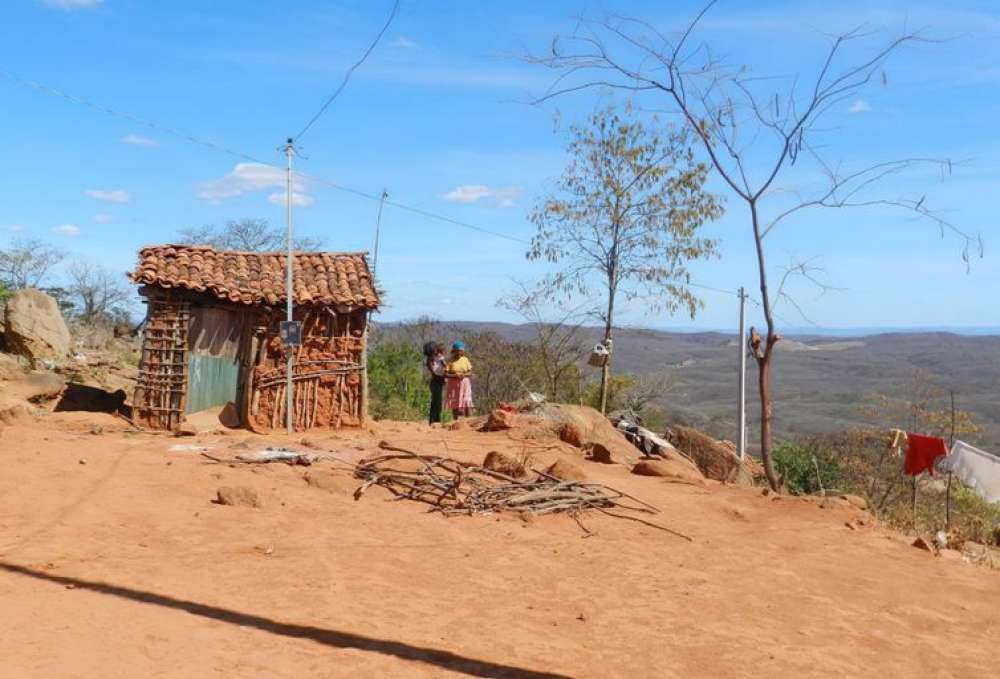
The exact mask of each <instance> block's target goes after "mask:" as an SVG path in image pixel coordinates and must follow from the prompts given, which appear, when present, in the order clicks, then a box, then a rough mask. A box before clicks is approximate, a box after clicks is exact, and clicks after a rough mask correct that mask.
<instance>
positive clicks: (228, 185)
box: [196, 163, 312, 205]
mask: <svg viewBox="0 0 1000 679" xmlns="http://www.w3.org/2000/svg"><path fill="white" fill-rule="evenodd" d="M284 187H285V171H284V170H282V169H280V168H277V167H273V166H271V165H264V164H262V163H237V164H236V167H234V168H233V171H232V172H230V173H229V174H227V175H225V176H223V177H221V178H220V179H212V180H210V181H207V182H202V183H201V184H199V185H198V189H197V191H196V193H197V196H198V197H199V198H201V199H202V200H207V201H208V202H210V203H221V202H222V201H224V200H226V199H227V198H237V197H239V196H242V195H244V194H247V193H253V192H254V191H262V190H264V189H274V188H284ZM292 193H294V194H297V195H298V196H300V197H297V198H296V199H295V200H305V199H308V200H309V201H310V202H309V204H310V205H311V204H312V197H311V196H307V195H305V184H304V182H303V181H302V180H301V178H300V177H295V178H293V180H292ZM273 195H277V196H279V197H278V198H277V203H276V204H277V205H284V203H285V201H284V199H283V198H282V197H281V196H283V195H284V194H273ZM268 200H269V201H271V202H272V203H274V200H271V196H268ZM292 204H293V205H295V204H297V203H296V202H295V201H293V203H292Z"/></svg>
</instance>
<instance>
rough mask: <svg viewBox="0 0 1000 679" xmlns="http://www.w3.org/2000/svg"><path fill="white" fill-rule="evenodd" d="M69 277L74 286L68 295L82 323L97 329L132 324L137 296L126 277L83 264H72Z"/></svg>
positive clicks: (69, 268)
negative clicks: (131, 306)
mask: <svg viewBox="0 0 1000 679" xmlns="http://www.w3.org/2000/svg"><path fill="white" fill-rule="evenodd" d="M67 273H68V275H69V280H70V284H69V286H68V288H67V289H66V291H67V292H68V293H69V297H70V299H71V300H72V302H73V304H74V310H75V312H76V316H77V318H78V319H79V320H80V321H81V322H83V323H86V324H91V325H93V324H114V323H117V322H119V321H123V320H124V321H127V320H128V317H129V306H130V302H131V300H132V295H133V293H132V290H131V288H130V287H129V286H128V285H127V283H126V278H125V276H124V274H121V273H115V272H113V271H110V270H109V269H107V268H105V267H103V266H100V265H94V264H90V263H87V262H82V261H76V262H73V263H72V264H70V266H69V267H68V268H67Z"/></svg>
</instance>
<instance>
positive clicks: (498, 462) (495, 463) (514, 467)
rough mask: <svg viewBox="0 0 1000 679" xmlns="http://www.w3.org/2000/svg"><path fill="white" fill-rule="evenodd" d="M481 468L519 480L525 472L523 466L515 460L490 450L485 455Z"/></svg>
mask: <svg viewBox="0 0 1000 679" xmlns="http://www.w3.org/2000/svg"><path fill="white" fill-rule="evenodd" d="M483 467H484V468H485V469H489V470H491V471H495V472H500V473H501V474H505V475H507V476H513V477H514V478H520V477H522V476H524V474H525V473H526V472H527V469H525V465H524V464H523V463H522V462H521V461H520V460H518V459H517V458H515V457H513V456H511V455H506V454H504V453H501V452H500V451H498V450H491V451H490V452H488V453H486V457H485V458H484V459H483Z"/></svg>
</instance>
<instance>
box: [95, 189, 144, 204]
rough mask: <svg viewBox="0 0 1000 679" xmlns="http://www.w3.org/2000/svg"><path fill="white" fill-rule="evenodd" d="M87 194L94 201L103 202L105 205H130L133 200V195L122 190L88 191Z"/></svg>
mask: <svg viewBox="0 0 1000 679" xmlns="http://www.w3.org/2000/svg"><path fill="white" fill-rule="evenodd" d="M85 193H86V194H87V195H88V196H90V197H91V198H93V199H94V200H103V201H104V202H105V203H128V202H130V201H131V200H132V194H130V193H129V192H128V191H124V190H122V189H114V190H111V191H103V190H101V189H87V190H86V192H85Z"/></svg>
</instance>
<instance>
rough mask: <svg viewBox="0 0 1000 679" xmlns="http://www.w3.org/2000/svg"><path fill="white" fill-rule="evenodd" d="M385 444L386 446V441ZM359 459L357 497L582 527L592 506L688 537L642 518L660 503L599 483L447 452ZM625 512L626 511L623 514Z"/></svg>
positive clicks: (396, 453)
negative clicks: (568, 520)
mask: <svg viewBox="0 0 1000 679" xmlns="http://www.w3.org/2000/svg"><path fill="white" fill-rule="evenodd" d="M383 447H385V446H383ZM390 449H391V450H392V451H393V452H390V453H387V454H384V455H378V456H375V457H370V458H367V459H365V460H362V461H361V462H359V463H358V464H357V466H356V467H355V470H354V475H355V477H357V478H358V479H360V480H361V481H362V484H361V486H359V487H358V489H357V490H356V491H355V492H354V499H356V500H358V499H360V498H361V497H362V495H364V493H365V492H366V491H367V490H368V489H369V488H371V487H372V486H381V487H383V488H385V489H386V490H388V491H389V492H390V493H392V494H393V495H394V496H395V498H396V499H398V500H414V501H416V502H422V503H424V504H427V505H429V506H430V511H433V512H440V513H442V514H445V515H448V516H453V515H462V514H464V515H481V514H491V513H499V512H515V513H519V514H533V515H543V514H554V513H565V514H568V515H569V516H571V517H572V518H573V519H575V520H576V521H577V523H578V524H579V525H580V527H581V528H583V530H584V531H586V532H588V533H589V532H590V530H589V529H587V527H586V526H584V525H583V523H582V520H581V516H582V514H583V513H584V512H586V511H588V510H594V511H598V512H600V513H602V514H606V515H608V516H614V517H616V518H623V519H629V520H632V521H638V522H639V523H642V524H645V525H647V526H650V527H653V528H657V529H659V530H664V531H666V532H669V533H671V534H673V535H677V536H678V537H682V538H684V539H686V540H689V541H690V540H691V538H690V537H688V536H686V535H683V534H681V533H678V532H676V531H673V530H670V529H669V528H665V527H663V526H660V525H657V524H655V523H652V522H650V521H646V520H645V519H643V518H641V516H642V515H652V514H657V513H659V510H658V509H656V507H654V506H652V505H650V504H648V503H646V502H643V501H642V500H639V499H637V498H635V497H633V496H631V495H628V494H626V493H623V492H621V491H618V490H615V489H614V488H610V487H608V486H605V485H602V484H599V483H585V482H580V481H565V480H562V479H559V478H556V477H554V476H552V475H550V474H546V473H545V472H541V471H536V470H532V472H531V473H530V474H527V475H526V477H525V478H514V477H513V476H508V475H507V474H503V473H501V472H498V471H494V470H492V469H487V468H485V467H481V466H478V465H474V464H468V463H465V462H460V461H458V460H454V459H451V458H447V457H439V456H434V455H420V454H417V453H414V452H412V451H407V450H403V449H400V448H390ZM619 512H625V513H619Z"/></svg>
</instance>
